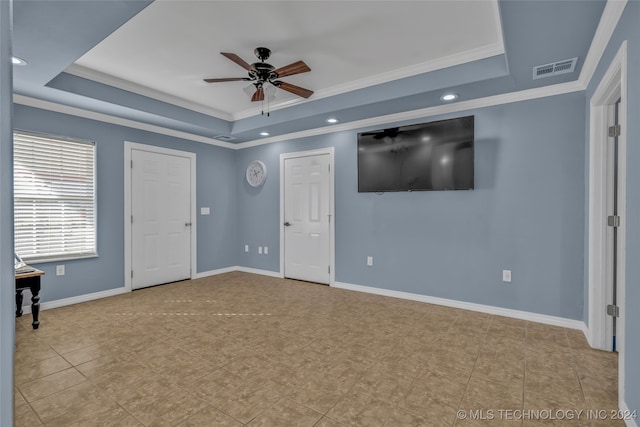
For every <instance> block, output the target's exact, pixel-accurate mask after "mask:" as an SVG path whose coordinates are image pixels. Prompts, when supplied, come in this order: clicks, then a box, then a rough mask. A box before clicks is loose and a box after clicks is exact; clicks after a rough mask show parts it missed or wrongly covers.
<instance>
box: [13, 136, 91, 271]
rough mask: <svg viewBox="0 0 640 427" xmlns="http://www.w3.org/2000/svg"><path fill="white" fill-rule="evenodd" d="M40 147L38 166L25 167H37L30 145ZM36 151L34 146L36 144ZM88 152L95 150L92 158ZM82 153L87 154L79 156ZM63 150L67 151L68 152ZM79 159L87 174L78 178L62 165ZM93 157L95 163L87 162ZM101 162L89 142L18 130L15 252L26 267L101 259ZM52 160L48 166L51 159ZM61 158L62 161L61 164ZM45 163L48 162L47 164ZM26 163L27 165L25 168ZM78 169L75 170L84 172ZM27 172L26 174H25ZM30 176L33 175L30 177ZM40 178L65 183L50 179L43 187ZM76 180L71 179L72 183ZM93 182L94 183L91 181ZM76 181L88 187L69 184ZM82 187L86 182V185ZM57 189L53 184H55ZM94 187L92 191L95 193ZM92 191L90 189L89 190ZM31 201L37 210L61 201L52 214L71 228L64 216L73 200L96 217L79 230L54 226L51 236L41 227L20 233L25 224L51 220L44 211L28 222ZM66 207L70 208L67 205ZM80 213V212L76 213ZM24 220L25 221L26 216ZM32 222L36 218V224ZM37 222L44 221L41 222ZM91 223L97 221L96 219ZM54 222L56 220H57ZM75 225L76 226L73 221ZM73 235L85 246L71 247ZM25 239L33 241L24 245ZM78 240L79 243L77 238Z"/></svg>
mask: <svg viewBox="0 0 640 427" xmlns="http://www.w3.org/2000/svg"><path fill="white" fill-rule="evenodd" d="M38 142H41V143H42V144H43V145H42V146H40V147H38V153H37V154H38V158H37V160H38V162H37V163H31V164H30V165H29V166H27V167H26V168H25V166H24V165H25V162H30V161H31V162H33V161H34V160H36V153H35V152H33V153H32V157H31V158H30V157H29V156H30V155H29V154H28V153H27V152H26V150H28V148H27V146H28V144H32V145H34V144H37V143H38ZM34 147H35V145H34ZM86 147H91V152H90V156H87V154H88V153H87V151H86ZM79 148H82V149H83V150H84V151H85V152H84V153H82V152H77V151H76V152H75V153H74V151H75V150H78V149H79ZM63 150H64V152H63ZM70 155H71V156H73V155H77V156H78V158H77V161H78V164H79V165H84V168H86V173H85V174H84V175H81V176H80V175H78V176H74V175H72V173H71V171H72V170H74V168H73V165H69V163H68V162H65V163H62V162H60V161H58V160H62V159H65V160H69V159H70V158H71V157H69V156H70ZM87 157H90V160H88V159H87ZM96 158H97V147H96V144H95V142H93V141H86V140H77V139H71V138H66V137H60V136H54V135H44V134H37V133H32V132H25V131H19V130H16V131H15V132H14V160H13V161H14V224H15V247H16V253H18V254H20V256H21V257H22V258H23V259H24V261H25V262H27V263H31V264H38V263H44V262H53V261H62V260H72V259H81V258H92V257H97V256H98V253H97V237H98V236H97V224H98V211H97V200H98V197H97V182H96V181H97V180H96V176H97V173H96ZM47 159H48V160H49V161H48V162H47V161H46V160H47ZM56 159H58V160H56ZM43 160H44V161H43ZM21 162H22V164H20V163H21ZM84 168H83V167H78V168H77V169H75V170H82V169H84ZM25 169H26V171H27V172H26V173H25ZM29 173H30V174H31V176H29V175H28V174H29ZM38 173H39V174H40V175H41V176H42V175H47V174H49V175H52V174H57V175H58V176H61V178H60V179H58V180H54V179H51V180H49V181H47V180H46V179H42V178H41V177H40V181H39V184H38V187H36V182H37V181H36V180H37V179H38V178H39V177H38ZM69 178H71V180H70V179H69ZM89 178H90V179H89ZM29 179H31V180H33V184H34V186H33V187H30V183H29V182H28V180H29ZM74 179H75V180H76V182H77V179H87V180H88V181H87V182H88V183H89V185H88V186H87V185H73V186H72V185H68V183H72V184H73V182H74ZM81 182H82V181H81ZM52 184H53V185H52ZM91 187H92V189H91ZM88 188H89V189H88ZM21 199H23V200H30V203H33V204H34V205H36V206H37V205H38V202H39V201H40V202H41V203H42V204H46V203H51V202H52V201H57V202H58V204H57V206H55V207H54V209H53V210H52V211H50V215H56V216H57V219H58V220H59V222H60V223H63V222H64V223H65V224H68V223H69V222H68V216H65V207H67V206H69V205H71V203H70V202H71V201H75V202H78V203H80V204H81V205H82V207H81V211H84V212H87V211H88V208H87V205H88V204H89V206H91V208H90V209H91V214H90V215H87V217H88V219H86V218H87V217H85V220H81V221H78V222H77V223H75V224H77V226H78V227H80V228H79V229H78V228H76V227H67V226H65V227H64V234H62V233H63V228H62V226H54V227H53V228H51V229H49V230H48V231H51V233H47V234H44V233H43V231H42V228H40V229H39V230H37V231H36V230H35V228H36V227H35V225H34V227H33V228H34V230H33V231H32V232H31V234H30V232H29V231H26V232H25V230H20V229H19V227H22V226H23V225H24V224H25V223H28V222H29V221H33V223H34V224H35V223H36V222H38V223H39V224H42V222H46V221H49V217H48V216H47V215H46V213H45V212H38V211H33V212H32V213H30V214H29V216H30V218H29V219H27V220H24V219H22V218H24V216H26V215H27V214H26V213H25V212H22V213H21V212H20V209H21V205H23V203H22V202H21ZM65 203H66V204H65ZM75 213H76V214H77V210H76V212H75ZM23 215H24V216H23ZM32 218H36V221H34V220H33V219H32ZM38 218H44V219H42V220H40V221H37V219H38ZM91 218H92V220H91ZM54 223H55V221H54ZM72 223H73V222H72ZM69 236H71V237H73V238H79V239H80V241H81V243H76V242H75V241H74V242H72V243H71V244H69V241H70V240H69ZM20 239H25V240H28V241H29V242H27V243H25V242H20ZM72 240H75V239H72Z"/></svg>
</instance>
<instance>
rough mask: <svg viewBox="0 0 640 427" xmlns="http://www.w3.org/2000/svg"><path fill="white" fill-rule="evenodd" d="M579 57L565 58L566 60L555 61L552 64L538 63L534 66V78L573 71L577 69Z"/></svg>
mask: <svg viewBox="0 0 640 427" xmlns="http://www.w3.org/2000/svg"><path fill="white" fill-rule="evenodd" d="M577 62H578V57H575V58H571V59H565V60H564V61H558V62H553V63H551V64H545V65H538V66H537V67H533V79H534V80H536V79H542V78H544V77H551V76H557V75H560V74H566V73H573V70H575V69H576V63H577Z"/></svg>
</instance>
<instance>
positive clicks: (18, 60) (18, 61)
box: [11, 56, 27, 65]
mask: <svg viewBox="0 0 640 427" xmlns="http://www.w3.org/2000/svg"><path fill="white" fill-rule="evenodd" d="M11 63H12V64H13V65H27V61H25V60H24V59H22V58H18V57H17V56H12V57H11Z"/></svg>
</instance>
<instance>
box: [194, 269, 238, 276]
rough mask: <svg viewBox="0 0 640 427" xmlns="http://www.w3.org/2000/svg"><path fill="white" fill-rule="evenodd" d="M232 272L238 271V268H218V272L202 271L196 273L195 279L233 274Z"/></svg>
mask: <svg viewBox="0 0 640 427" xmlns="http://www.w3.org/2000/svg"><path fill="white" fill-rule="evenodd" d="M232 271H238V267H225V268H218V269H216V270H209V271H201V272H200V273H196V274H195V275H194V276H193V278H194V279H202V278H203V277H209V276H217V275H218V274H225V273H231V272H232Z"/></svg>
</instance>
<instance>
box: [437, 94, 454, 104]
mask: <svg viewBox="0 0 640 427" xmlns="http://www.w3.org/2000/svg"><path fill="white" fill-rule="evenodd" d="M456 99H458V94H457V93H445V94H444V95H442V96H441V97H440V100H441V101H445V102H451V101H455V100H456Z"/></svg>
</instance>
